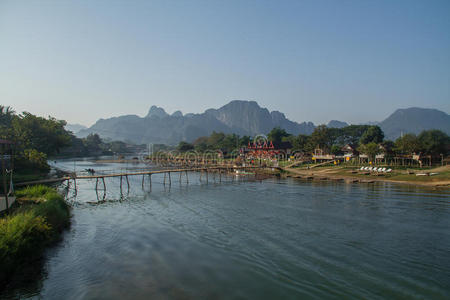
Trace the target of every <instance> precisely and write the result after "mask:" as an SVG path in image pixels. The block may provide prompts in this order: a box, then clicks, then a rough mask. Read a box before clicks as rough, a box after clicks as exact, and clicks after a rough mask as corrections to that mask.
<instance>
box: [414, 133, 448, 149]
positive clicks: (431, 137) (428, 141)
mask: <svg viewBox="0 0 450 300" xmlns="http://www.w3.org/2000/svg"><path fill="white" fill-rule="evenodd" d="M417 139H418V143H419V145H420V149H421V150H422V151H423V153H424V154H431V155H440V154H444V155H447V153H448V152H449V150H450V138H449V136H448V135H447V134H445V133H444V132H442V131H440V130H435V129H433V130H425V131H422V132H421V133H420V134H419V136H418V137H417Z"/></svg>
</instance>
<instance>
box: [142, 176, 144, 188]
mask: <svg viewBox="0 0 450 300" xmlns="http://www.w3.org/2000/svg"><path fill="white" fill-rule="evenodd" d="M144 180H145V175H142V188H144Z"/></svg>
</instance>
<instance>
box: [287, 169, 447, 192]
mask: <svg viewBox="0 0 450 300" xmlns="http://www.w3.org/2000/svg"><path fill="white" fill-rule="evenodd" d="M283 171H284V172H286V173H287V174H281V176H282V177H292V178H303V179H319V180H332V181H346V182H351V183H375V182H389V183H396V184H404V185H419V186H423V187H434V188H444V189H450V180H439V181H438V180H436V181H419V180H417V181H416V180H414V181H413V180H396V179H390V178H386V177H384V176H373V175H363V176H364V177H361V176H354V175H353V176H352V175H351V174H345V175H343V174H336V173H333V172H336V169H334V168H326V169H322V170H318V171H313V170H311V169H309V170H305V169H293V168H283ZM348 172H351V171H348Z"/></svg>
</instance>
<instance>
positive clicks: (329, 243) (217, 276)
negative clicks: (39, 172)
mask: <svg viewBox="0 0 450 300" xmlns="http://www.w3.org/2000/svg"><path fill="white" fill-rule="evenodd" d="M56 165H57V166H59V167H63V168H66V169H71V168H75V169H76V170H78V171H81V170H83V169H84V168H91V167H92V168H94V169H96V170H114V169H116V170H117V169H123V168H125V167H128V168H134V167H140V166H141V165H139V164H137V165H127V166H124V165H119V164H98V163H95V162H92V161H89V160H85V161H78V162H76V163H73V161H68V160H66V161H64V160H61V161H58V162H56ZM188 176H189V184H186V177H185V176H184V175H183V177H182V182H181V183H180V182H179V175H175V174H172V184H171V186H170V187H169V186H168V185H166V186H164V185H163V184H162V182H163V175H153V176H152V185H151V191H150V184H149V182H148V179H147V178H145V180H146V181H145V185H144V189H142V186H141V183H142V182H141V180H142V177H137V176H136V177H130V186H131V187H130V190H129V191H127V188H126V183H124V189H123V194H122V195H121V194H120V189H119V187H118V185H119V179H118V178H110V179H107V180H106V185H107V192H106V197H105V198H104V201H103V200H102V199H103V191H100V192H99V195H98V196H97V194H96V192H95V180H89V181H88V180H86V181H81V180H79V181H78V182H77V185H78V192H77V195H76V196H75V195H74V193H73V190H71V191H69V198H68V201H69V202H70V203H71V204H72V206H73V209H72V214H73V217H72V225H71V227H70V229H69V230H67V231H66V232H65V234H64V236H63V239H62V241H61V242H59V243H58V244H57V245H56V246H54V247H53V248H51V249H50V250H49V251H47V253H46V257H45V264H44V267H43V269H44V270H43V274H42V276H40V278H38V279H36V281H37V282H34V283H32V284H29V285H27V286H24V287H22V288H20V289H16V290H14V291H8V292H3V295H2V296H3V297H4V298H10V297H20V298H40V299H309V298H310V299H324V298H342V299H349V298H355V299H378V298H380V299H381V298H390V299H399V298H404V299H414V298H417V299H421V298H426V299H440V298H442V299H444V298H448V297H450V292H449V291H450V254H449V251H450V201H449V199H450V197H449V195H450V193H449V191H448V190H447V191H445V190H431V189H424V188H421V187H415V186H402V185H396V184H390V183H376V184H348V183H344V182H327V181H306V180H299V179H276V178H273V179H267V180H263V181H256V180H251V179H242V178H241V179H236V178H235V179H234V180H231V178H230V177H227V178H222V182H221V183H219V182H218V178H216V181H215V182H214V179H213V177H212V175H210V178H209V182H208V183H206V182H205V181H204V180H203V181H200V178H199V175H198V173H189V174H188ZM100 186H102V185H101V184H100Z"/></svg>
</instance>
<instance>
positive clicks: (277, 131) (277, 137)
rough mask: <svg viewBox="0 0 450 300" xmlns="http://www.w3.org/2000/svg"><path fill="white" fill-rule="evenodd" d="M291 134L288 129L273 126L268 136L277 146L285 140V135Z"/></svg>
mask: <svg viewBox="0 0 450 300" xmlns="http://www.w3.org/2000/svg"><path fill="white" fill-rule="evenodd" d="M289 136H290V134H289V133H287V132H286V130H284V129H282V128H280V127H275V128H273V129H272V130H271V131H270V132H269V134H268V135H267V138H268V139H269V140H270V141H272V142H273V144H274V145H275V146H277V145H280V144H281V142H282V141H283V138H285V137H289Z"/></svg>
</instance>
